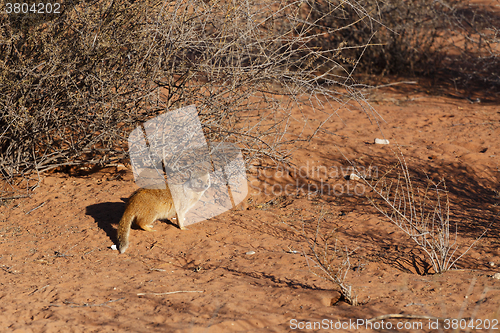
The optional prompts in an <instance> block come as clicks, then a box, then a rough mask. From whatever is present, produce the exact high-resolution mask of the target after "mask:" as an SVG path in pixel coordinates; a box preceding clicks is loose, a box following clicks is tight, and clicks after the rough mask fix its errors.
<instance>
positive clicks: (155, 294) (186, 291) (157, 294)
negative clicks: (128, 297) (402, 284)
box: [137, 290, 205, 296]
mask: <svg viewBox="0 0 500 333" xmlns="http://www.w3.org/2000/svg"><path fill="white" fill-rule="evenodd" d="M204 292H205V291H204V290H178V291H170V292H168V293H138V294H137V296H144V295H154V296H162V295H171V294H178V293H204Z"/></svg>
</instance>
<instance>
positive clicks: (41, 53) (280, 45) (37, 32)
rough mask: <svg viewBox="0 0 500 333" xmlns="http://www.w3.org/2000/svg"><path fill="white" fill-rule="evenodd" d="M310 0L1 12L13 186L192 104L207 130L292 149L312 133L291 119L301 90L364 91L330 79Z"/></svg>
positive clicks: (102, 151) (111, 152)
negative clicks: (314, 44)
mask: <svg viewBox="0 0 500 333" xmlns="http://www.w3.org/2000/svg"><path fill="white" fill-rule="evenodd" d="M300 3H302V2H301V1H298V2H289V1H245V2H241V3H235V2H230V1H201V0H170V1H159V0H148V1H126V0H117V1H112V0H89V1H74V2H71V1H68V2H65V3H64V4H63V6H62V13H61V14H58V15H52V16H45V17H44V18H43V19H41V18H40V17H41V16H37V15H28V14H16V15H13V14H6V13H2V14H0V31H1V36H0V62H1V65H2V71H1V72H0V81H1V82H2V85H1V86H0V128H1V129H2V130H1V132H0V172H1V177H2V179H3V180H7V181H8V182H9V184H10V185H9V186H11V188H12V189H14V188H15V186H14V182H13V181H12V180H13V177H16V176H24V177H25V178H26V177H28V178H29V175H30V174H34V173H35V172H43V171H46V170H50V169H53V168H57V167H64V166H65V167H68V166H80V165H89V164H91V165H101V166H102V165H109V164H110V163H113V162H116V161H118V160H121V159H123V158H125V157H126V156H127V154H126V139H127V136H128V133H130V131H131V130H133V129H134V128H135V127H136V126H137V125H138V124H139V123H142V122H144V121H146V120H148V119H151V118H153V117H154V116H156V115H158V114H160V113H164V112H167V111H169V110H172V109H176V108H179V107H182V106H186V105H190V104H196V106H197V109H198V111H199V113H200V120H201V122H202V124H203V127H204V128H203V129H204V131H205V135H206V136H207V138H208V139H210V140H212V141H228V142H237V143H238V145H239V146H240V147H241V148H242V150H243V152H244V154H245V157H246V159H247V161H250V160H251V159H253V158H259V157H263V156H265V157H269V158H271V159H274V160H276V161H283V160H284V159H286V157H287V149H285V148H284V147H285V145H286V144H287V143H290V142H295V141H296V140H307V139H309V137H305V136H303V135H302V134H301V133H290V131H289V130H288V128H289V126H290V123H291V122H292V121H293V120H294V119H292V117H291V113H290V109H291V107H292V106H294V105H298V104H300V103H301V102H299V99H298V98H296V96H299V95H305V96H306V98H305V101H306V102H308V103H309V102H311V101H313V100H314V101H315V103H316V102H317V100H318V97H320V96H322V97H325V99H323V100H341V99H345V98H346V99H348V100H349V99H350V100H355V101H357V102H359V103H364V102H363V100H362V98H361V97H360V96H359V95H357V94H356V91H355V90H354V89H351V87H350V86H349V85H348V84H346V83H345V80H340V79H337V80H330V81H329V83H330V85H329V86H324V85H321V84H320V83H322V82H323V81H321V80H322V79H321V76H320V75H319V73H318V68H319V67H321V66H322V63H327V62H328V61H329V60H328V59H326V58H324V57H323V56H322V54H321V53H320V52H319V51H318V50H317V49H314V48H311V47H309V43H310V41H311V40H312V39H314V37H313V36H311V35H310V34H309V32H308V30H307V26H308V25H309V26H314V22H307V20H306V21H304V20H303V19H301V18H300V13H299V8H300V6H299V5H300ZM30 4H31V2H30ZM304 27H306V28H304ZM341 47H342V45H341V44H339V45H335V47H334V48H335V50H334V52H337V53H338V52H339V50H340V49H341ZM333 85H335V86H333ZM332 87H334V88H333V89H332ZM311 104H312V102H311ZM315 105H318V103H316V104H315ZM316 110H317V111H318V112H331V113H332V114H333V113H334V112H333V111H330V110H327V109H323V108H321V107H319V108H316ZM299 120H300V121H303V120H304V119H299ZM319 126H321V124H320V125H319ZM4 194H5V193H4Z"/></svg>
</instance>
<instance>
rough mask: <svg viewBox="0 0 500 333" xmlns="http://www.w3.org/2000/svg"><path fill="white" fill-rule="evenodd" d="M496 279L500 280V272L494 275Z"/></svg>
mask: <svg viewBox="0 0 500 333" xmlns="http://www.w3.org/2000/svg"><path fill="white" fill-rule="evenodd" d="M492 277H493V278H494V279H497V280H500V273H495V274H493V276H492Z"/></svg>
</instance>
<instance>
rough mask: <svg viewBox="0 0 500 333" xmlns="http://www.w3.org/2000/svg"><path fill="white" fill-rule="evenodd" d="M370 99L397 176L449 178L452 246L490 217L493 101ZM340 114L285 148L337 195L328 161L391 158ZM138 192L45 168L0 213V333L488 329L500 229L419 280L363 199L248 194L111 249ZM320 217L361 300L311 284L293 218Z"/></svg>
mask: <svg viewBox="0 0 500 333" xmlns="http://www.w3.org/2000/svg"><path fill="white" fill-rule="evenodd" d="M371 103H372V105H373V106H374V107H375V109H376V110H377V112H378V113H379V114H380V115H381V116H382V117H383V119H385V122H381V127H382V130H383V133H384V135H385V138H387V139H389V140H390V141H391V143H396V142H397V143H398V144H399V145H400V147H401V151H402V153H403V154H404V156H405V158H406V161H407V163H408V166H409V168H410V171H411V172H416V173H419V174H420V175H423V173H422V172H426V173H427V174H428V175H429V177H430V178H431V179H433V180H436V181H437V180H439V179H440V178H441V177H444V178H445V179H446V185H447V187H448V190H449V191H450V202H451V209H452V212H451V213H452V215H453V216H454V218H457V219H460V221H461V222H460V227H459V237H458V239H459V243H458V244H459V245H460V246H461V247H460V249H459V252H460V253H461V252H462V251H463V249H465V248H466V247H467V246H468V245H469V244H471V243H472V242H473V241H474V239H475V237H477V236H478V235H479V234H480V232H481V230H483V228H484V227H485V226H487V225H488V224H489V223H491V221H493V220H494V217H495V214H497V213H498V212H499V210H500V209H499V207H498V204H499V203H500V196H499V192H498V191H500V188H499V186H498V184H499V177H500V140H499V137H500V108H499V107H498V105H495V104H488V103H484V102H483V103H474V104H472V103H470V102H468V101H467V100H465V99H452V98H444V97H428V96H426V95H422V94H419V93H418V92H414V93H412V94H411V96H404V95H401V94H397V93H394V92H390V91H386V92H385V93H384V94H382V93H380V94H377V95H374V96H372V99H371ZM308 116H309V117H311V118H313V119H314V118H315V117H316V115H314V114H311V113H309V114H308ZM340 116H341V118H342V119H343V120H344V123H342V122H341V121H339V119H338V118H335V119H333V120H332V122H331V123H328V124H327V125H326V129H328V130H329V131H332V132H335V134H336V135H326V134H324V133H323V134H319V135H318V136H317V137H316V138H315V139H314V140H313V141H312V142H311V143H310V144H309V145H307V146H304V147H303V148H301V149H299V150H298V151H296V153H295V154H294V156H293V162H294V163H295V165H296V166H297V167H298V168H300V167H302V168H303V170H309V175H308V178H304V179H299V180H298V181H300V182H306V183H307V182H308V183H309V184H312V183H314V182H315V181H321V179H323V178H322V176H321V174H320V175H318V174H314V173H313V172H312V165H316V166H329V167H333V168H332V169H330V170H337V171H339V172H337V174H332V175H330V177H329V178H328V179H326V178H324V179H323V180H324V181H326V182H328V183H329V184H332V185H334V184H339V185H338V186H339V187H337V188H338V189H340V188H344V189H347V186H348V185H347V181H346V180H344V178H343V175H342V171H346V167H347V166H348V163H347V162H346V161H345V159H344V158H343V157H342V155H341V153H340V152H342V153H343V154H345V156H346V157H348V158H349V159H351V160H353V161H355V162H356V163H359V164H362V165H365V166H368V165H371V166H372V167H376V168H377V169H378V170H379V172H383V170H386V169H387V168H389V167H390V166H391V165H392V164H394V161H395V157H394V154H393V153H392V152H391V151H390V149H389V146H383V145H373V144H372V143H373V140H374V139H375V138H377V137H378V138H380V137H381V135H380V131H379V129H378V128H377V125H376V124H375V123H370V122H369V120H368V119H367V117H366V116H365V115H364V114H363V113H362V112H356V111H353V112H350V113H349V112H342V113H341V114H340ZM336 146H338V147H339V148H340V151H339V150H337V148H336ZM391 146H392V147H393V148H394V146H393V145H391ZM346 172H348V170H347V171H346ZM379 176H380V174H379ZM277 181H279V180H277ZM286 181H293V182H295V181H296V179H288V180H286ZM252 184H254V185H256V184H257V182H253V183H252ZM274 184H275V183H274ZM415 184H416V185H419V186H420V184H421V183H419V182H418V181H416V183H415ZM271 185H273V184H271ZM350 186H351V187H352V186H354V184H353V182H351V184H350ZM276 188H277V187H275V189H276ZM135 189H136V186H135V185H134V183H133V177H132V174H131V172H130V170H122V171H118V170H116V168H108V169H105V170H101V171H99V172H97V173H93V174H90V175H87V176H82V177H69V176H68V175H65V174H51V175H46V176H45V178H44V179H43V181H42V182H41V184H40V186H39V187H38V188H37V189H36V190H35V191H34V193H33V195H32V197H31V198H27V199H19V200H14V201H10V202H8V203H7V204H4V205H2V206H0V221H1V222H2V223H1V225H0V268H1V270H0V275H1V279H0V285H1V288H0V300H1V302H0V311H1V316H0V332H65V333H66V332H257V331H258V332H283V331H290V330H292V329H293V328H301V327H304V328H305V329H304V330H303V331H307V332H313V331H318V329H317V328H318V327H317V326H316V329H314V322H320V323H321V324H322V327H323V328H325V327H326V326H328V325H331V326H333V327H335V325H337V326H338V325H341V324H343V325H344V329H340V330H337V331H342V332H355V331H362V330H364V329H362V328H364V327H365V326H362V327H359V328H354V326H353V325H352V324H349V321H351V323H353V321H356V320H358V319H360V320H361V319H370V318H374V317H377V316H381V315H388V314H405V315H416V316H432V317H439V318H441V321H440V329H441V331H443V328H445V326H444V325H446V324H447V322H446V321H445V320H444V318H449V319H466V320H467V321H466V323H467V324H468V325H469V324H471V322H470V319H473V322H472V324H473V325H475V327H476V328H478V325H479V324H480V323H481V322H480V321H479V320H482V321H483V322H484V321H485V320H488V321H487V322H488V323H489V324H491V325H493V324H494V323H495V321H496V323H497V324H496V330H493V331H497V330H500V323H499V321H500V292H499V290H500V280H497V279H494V278H492V275H493V274H495V273H497V272H500V268H499V266H500V256H499V243H500V239H499V236H498V235H499V229H500V227H499V225H500V224H499V223H500V222H499V221H498V220H497V221H496V222H495V223H494V224H493V225H492V226H491V228H490V230H489V232H488V233H487V234H486V235H485V237H484V238H483V239H481V240H480V241H479V242H478V243H477V244H476V246H475V247H474V248H472V249H471V250H470V251H469V252H468V253H467V254H466V255H465V256H464V257H463V258H461V259H460V260H459V261H458V263H457V267H456V268H458V269H457V270H452V271H448V272H446V273H443V274H427V275H420V274H418V273H417V272H420V273H422V272H423V271H425V269H428V268H426V267H427V266H426V257H425V256H424V255H423V253H422V251H421V250H419V248H418V247H417V246H416V245H415V244H414V243H413V242H412V241H411V240H410V239H408V237H407V236H406V235H405V234H404V233H402V232H401V231H400V230H399V229H398V228H397V227H395V226H394V225H392V224H391V223H390V222H388V221H387V220H386V219H385V218H384V217H383V216H381V215H380V214H379V213H377V212H376V211H375V209H374V208H373V207H372V206H371V205H370V204H369V203H367V200H366V199H365V198H364V196H356V195H355V196H349V195H347V194H346V193H344V194H342V195H335V194H330V195H327V194H325V195H321V196H316V195H312V196H309V197H308V196H306V195H300V196H295V195H289V196H285V197H278V199H275V200H272V199H273V198H272V196H267V197H266V196H263V195H259V194H258V193H257V190H255V189H252V193H251V196H250V197H249V199H248V200H247V203H246V204H244V205H243V206H242V207H244V209H238V210H232V211H228V212H226V213H224V214H222V215H219V216H217V217H215V218H212V219H210V220H208V221H204V222H201V223H197V224H195V225H192V226H189V227H188V229H189V230H188V231H181V230H179V229H178V228H176V227H175V226H173V225H171V224H169V223H161V222H157V224H156V227H155V229H156V230H157V231H156V232H155V233H148V232H145V231H142V230H137V229H136V230H132V232H131V244H130V248H129V250H128V251H127V253H125V254H123V255H119V254H118V251H113V250H111V248H110V247H111V245H113V243H114V241H115V237H116V224H117V223H118V221H119V219H120V217H121V215H122V214H123V211H124V207H125V203H124V200H126V198H127V197H128V196H129V195H130V194H131V193H132V192H133V191H134V190H135ZM277 194H279V193H277ZM337 194H338V193H337ZM270 200H271V201H270ZM42 203H45V204H44V205H42V206H40V207H39V208H37V209H35V210H32V209H33V208H36V207H38V206H39V205H41V204H42ZM30 210H32V211H31V212H30ZM322 210H323V212H328V215H326V221H324V222H323V224H322V228H323V229H322V230H323V231H324V230H330V231H331V230H333V229H336V237H337V240H338V243H339V244H342V246H343V247H347V248H348V249H349V251H354V252H353V253H352V254H351V259H350V260H351V269H350V271H349V272H348V275H347V277H346V282H347V283H349V284H352V285H353V289H354V290H355V291H356V292H357V293H358V295H359V300H360V301H361V302H364V304H362V305H360V306H356V307H354V306H350V305H348V304H346V303H345V302H343V301H340V302H338V303H336V304H334V305H332V303H335V301H336V300H338V299H339V292H338V290H339V289H338V287H337V286H336V285H334V284H332V283H330V282H329V281H327V280H324V279H322V278H320V277H318V276H316V275H314V274H313V273H312V272H311V271H310V269H309V268H308V265H307V262H306V259H305V258H304V256H303V254H302V253H303V252H302V251H306V252H307V253H309V251H308V248H307V243H306V242H305V240H304V239H303V238H302V237H301V233H302V232H301V226H302V223H303V222H304V224H305V227H306V228H305V229H306V231H312V232H314V229H315V226H316V222H317V218H318V216H319V214H320V212H321V211H322ZM28 212H29V213H28ZM453 230H454V229H453ZM250 251H253V252H255V253H254V254H247V253H248V252H250ZM250 253H251V252H250ZM427 262H428V261H427ZM430 272H432V270H431V271H430ZM173 292H177V293H173ZM168 293H170V294H168ZM323 320H324V321H323ZM388 323H390V324H391V325H392V327H393V329H392V331H395V332H396V331H397V332H408V331H414V332H415V331H419V332H438V331H440V330H432V329H431V328H429V325H430V324H431V323H434V321H433V320H431V321H429V319H419V320H417V319H397V318H396V319H389V320H388V319H384V320H382V319H379V320H376V321H374V322H373V323H372V324H373V325H374V326H372V329H368V330H367V331H391V330H388V329H387V325H388ZM398 323H401V324H403V325H404V324H406V325H407V326H406V327H407V328H408V327H409V326H408V325H418V323H422V325H423V327H422V329H421V330H417V329H405V328H404V327H405V326H403V328H401V329H397V324H398ZM459 323H460V322H459ZM449 324H453V323H452V322H449ZM463 324H464V322H462V325H463ZM308 325H309V326H308ZM316 325H318V324H316ZM325 325H326V326H325ZM366 325H369V324H366ZM377 325H378V326H377ZM383 325H386V326H383ZM482 327H483V328H485V326H484V324H482ZM308 328H310V329H308ZM377 328H378V329H377ZM295 331H299V330H295ZM324 331H329V330H324ZM331 331H335V330H331ZM444 331H447V330H444ZM461 331H464V330H461ZM472 331H473V330H472ZM478 331H479V330H478ZM481 331H482V332H485V331H488V330H484V329H483V330H481Z"/></svg>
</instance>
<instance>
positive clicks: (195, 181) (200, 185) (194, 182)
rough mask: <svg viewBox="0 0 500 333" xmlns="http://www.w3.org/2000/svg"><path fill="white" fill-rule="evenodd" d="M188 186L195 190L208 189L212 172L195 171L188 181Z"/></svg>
mask: <svg viewBox="0 0 500 333" xmlns="http://www.w3.org/2000/svg"><path fill="white" fill-rule="evenodd" d="M186 186H187V187H188V188H189V189H191V190H193V191H195V192H203V191H206V190H207V189H208V188H209V187H210V174H209V173H208V172H203V173H193V174H191V177H190V178H189V180H188V181H187V182H186Z"/></svg>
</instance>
